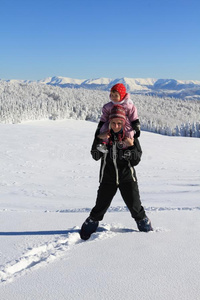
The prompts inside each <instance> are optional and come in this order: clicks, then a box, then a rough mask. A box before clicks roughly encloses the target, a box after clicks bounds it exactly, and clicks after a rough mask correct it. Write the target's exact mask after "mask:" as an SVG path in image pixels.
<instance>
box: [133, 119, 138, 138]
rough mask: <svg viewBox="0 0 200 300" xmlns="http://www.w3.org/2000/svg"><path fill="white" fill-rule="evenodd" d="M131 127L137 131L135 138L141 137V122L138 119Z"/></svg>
mask: <svg viewBox="0 0 200 300" xmlns="http://www.w3.org/2000/svg"><path fill="white" fill-rule="evenodd" d="M131 126H132V128H133V130H135V134H134V138H138V137H139V136H140V121H139V120H138V119H137V120H135V121H133V122H131Z"/></svg>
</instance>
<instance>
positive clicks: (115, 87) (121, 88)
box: [110, 83, 126, 101]
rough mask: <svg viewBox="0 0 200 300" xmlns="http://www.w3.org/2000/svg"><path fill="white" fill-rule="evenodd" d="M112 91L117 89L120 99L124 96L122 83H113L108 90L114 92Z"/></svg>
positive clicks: (124, 90) (124, 89)
mask: <svg viewBox="0 0 200 300" xmlns="http://www.w3.org/2000/svg"><path fill="white" fill-rule="evenodd" d="M114 91H117V92H118V93H119V94H120V101H122V100H123V99H124V97H125V96H126V88H125V86H124V85H123V84H122V83H117V84H115V85H113V87H112V88H111V90H110V92H114Z"/></svg>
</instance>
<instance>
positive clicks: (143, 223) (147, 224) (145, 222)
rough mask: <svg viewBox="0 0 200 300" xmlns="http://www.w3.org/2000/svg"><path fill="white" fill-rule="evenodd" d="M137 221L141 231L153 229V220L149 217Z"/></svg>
mask: <svg viewBox="0 0 200 300" xmlns="http://www.w3.org/2000/svg"><path fill="white" fill-rule="evenodd" d="M136 223H137V227H138V229H139V231H144V232H148V231H153V228H152V226H151V221H150V220H149V218H148V217H145V218H144V219H142V220H140V221H136Z"/></svg>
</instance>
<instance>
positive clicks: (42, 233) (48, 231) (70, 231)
mask: <svg viewBox="0 0 200 300" xmlns="http://www.w3.org/2000/svg"><path fill="white" fill-rule="evenodd" d="M79 231H80V229H70V230H46V231H11V232H0V236H13V235H16V236H17V235H56V234H62V235H68V234H69V233H75V232H78V233H79Z"/></svg>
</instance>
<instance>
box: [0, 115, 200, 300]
mask: <svg viewBox="0 0 200 300" xmlns="http://www.w3.org/2000/svg"><path fill="white" fill-rule="evenodd" d="M96 126H97V124H96V123H92V122H87V121H76V120H65V121H55V122H54V121H36V122H26V123H22V124H16V125H8V124H7V125H5V124H0V140H1V146H0V166H1V171H0V220H1V222H0V239H1V243H0V285H1V286H0V299H1V300H15V299H17V300H36V299H42V300H47V299H48V300H55V299H59V300H64V299H65V300H66V299H67V300H68V299H69V300H86V299H87V300H90V299H91V300H92V299H96V300H122V299H127V300H129V299H130V300H132V299H134V300H143V299H145V300H168V299H172V300H180V299H181V300H198V299H200V298H199V297H200V296H199V295H200V293H199V292H200V256H199V249H200V159H199V158H200V139H198V138H185V137H169V136H162V135H157V134H153V133H148V132H142V135H141V137H140V142H141V145H142V149H143V157H142V161H141V162H140V164H139V165H138V166H137V167H136V172H137V177H138V182H139V188H140V193H141V200H142V203H143V205H144V207H145V208H146V211H147V214H148V216H149V218H150V219H151V221H152V225H153V227H154V231H153V232H150V233H142V232H139V231H138V230H137V227H136V224H135V221H134V220H133V219H132V218H131V216H130V213H129V212H128V211H127V210H126V208H125V207H124V202H123V200H122V199H121V196H120V194H119V193H118V194H117V195H116V196H115V198H114V199H113V202H112V207H111V208H110V209H109V211H108V212H107V214H106V215H105V218H104V220H103V221H102V222H100V226H99V229H98V231H97V232H96V233H95V234H93V235H92V237H91V239H90V240H88V241H82V240H81V239H80V237H79V233H78V231H79V229H80V226H81V224H82V223H83V221H84V220H85V218H86V217H87V216H88V214H89V211H90V209H91V208H92V207H93V205H94V203H95V198H96V191H97V188H98V175H99V165H100V162H96V161H94V160H92V157H91V155H90V147H91V143H92V140H93V135H94V131H95V129H96Z"/></svg>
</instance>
